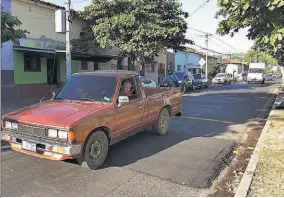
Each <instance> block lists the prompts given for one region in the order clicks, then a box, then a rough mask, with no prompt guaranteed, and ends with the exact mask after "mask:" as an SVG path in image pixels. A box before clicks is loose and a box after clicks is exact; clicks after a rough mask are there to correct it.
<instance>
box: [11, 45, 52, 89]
mask: <svg viewBox="0 0 284 198" xmlns="http://www.w3.org/2000/svg"><path fill="white" fill-rule="evenodd" d="M40 62H41V71H40V72H25V71H24V54H23V53H21V52H18V51H16V50H15V51H14V64H15V65H16V67H15V69H14V77H15V84H35V83H47V74H46V73H47V72H46V68H47V67H46V58H43V57H41V58H40Z"/></svg>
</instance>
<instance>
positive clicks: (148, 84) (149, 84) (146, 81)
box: [139, 76, 157, 87]
mask: <svg viewBox="0 0 284 198" xmlns="http://www.w3.org/2000/svg"><path fill="white" fill-rule="evenodd" d="M139 79H140V81H141V84H142V86H143V87H157V84H156V83H155V82H154V81H153V80H152V79H151V78H149V77H147V76H139Z"/></svg>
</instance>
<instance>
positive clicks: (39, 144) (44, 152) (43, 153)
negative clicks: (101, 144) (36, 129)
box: [1, 130, 81, 160]
mask: <svg viewBox="0 0 284 198" xmlns="http://www.w3.org/2000/svg"><path fill="white" fill-rule="evenodd" d="M1 139H2V140H4V141H6V142H9V143H10V144H11V148H12V149H13V150H15V151H19V152H22V153H25V154H28V155H32V156H36V157H40V158H45V159H50V160H66V159H72V158H77V157H79V156H80V154H81V145H80V144H72V145H71V144H65V143H59V142H56V141H51V140H45V139H42V138H37V137H30V136H26V135H22V134H17V133H14V132H11V131H5V130H4V131H2V132H1ZM26 145H31V146H30V147H29V146H28V147H27V146H26Z"/></svg>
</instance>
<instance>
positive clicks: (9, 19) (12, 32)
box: [1, 8, 28, 43]
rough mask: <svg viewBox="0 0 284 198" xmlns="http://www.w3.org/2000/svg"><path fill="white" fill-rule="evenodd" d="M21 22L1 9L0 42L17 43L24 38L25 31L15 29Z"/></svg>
mask: <svg viewBox="0 0 284 198" xmlns="http://www.w3.org/2000/svg"><path fill="white" fill-rule="evenodd" d="M21 24H22V23H21V21H20V20H19V19H18V18H17V17H15V16H12V15H11V14H10V13H9V12H7V11H6V10H4V9H3V8H1V42H2V43H5V42H6V41H10V40H11V41H13V42H14V41H17V40H18V39H20V38H25V37H26V33H28V32H27V31H26V30H21V29H16V27H18V26H20V25H21Z"/></svg>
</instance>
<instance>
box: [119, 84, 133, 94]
mask: <svg viewBox="0 0 284 198" xmlns="http://www.w3.org/2000/svg"><path fill="white" fill-rule="evenodd" d="M119 95H120V96H128V97H129V98H131V97H132V96H133V90H132V86H131V82H130V81H124V82H122V86H121V90H120V94H119Z"/></svg>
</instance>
